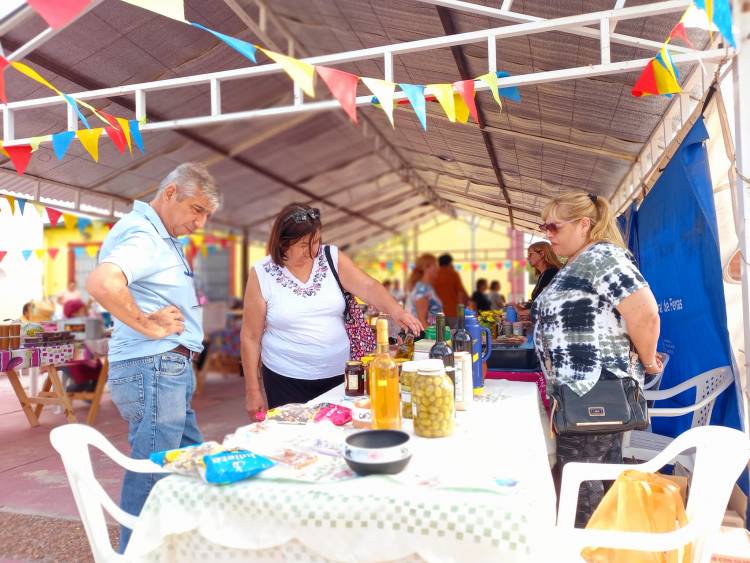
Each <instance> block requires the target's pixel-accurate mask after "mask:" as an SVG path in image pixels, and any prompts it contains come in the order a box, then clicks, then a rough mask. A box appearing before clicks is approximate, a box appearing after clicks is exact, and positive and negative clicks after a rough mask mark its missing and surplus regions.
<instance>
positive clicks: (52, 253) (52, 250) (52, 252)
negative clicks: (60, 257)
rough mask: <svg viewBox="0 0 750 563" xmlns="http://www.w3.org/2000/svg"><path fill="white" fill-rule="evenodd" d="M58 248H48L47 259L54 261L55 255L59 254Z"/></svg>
mask: <svg viewBox="0 0 750 563" xmlns="http://www.w3.org/2000/svg"><path fill="white" fill-rule="evenodd" d="M59 250H60V249H59V248H48V249H47V254H49V257H50V258H52V259H53V260H54V259H55V256H57V253H58V252H59Z"/></svg>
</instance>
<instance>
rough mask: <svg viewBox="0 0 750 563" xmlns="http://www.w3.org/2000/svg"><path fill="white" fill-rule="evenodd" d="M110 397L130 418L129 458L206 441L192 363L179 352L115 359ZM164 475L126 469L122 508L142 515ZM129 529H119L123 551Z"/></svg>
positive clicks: (110, 370)
mask: <svg viewBox="0 0 750 563" xmlns="http://www.w3.org/2000/svg"><path fill="white" fill-rule="evenodd" d="M109 388H110V390H111V392H112V401H113V402H114V403H115V405H116V406H117V409H118V410H119V411H120V414H121V415H122V417H123V418H124V419H125V420H126V421H127V422H128V442H129V443H130V447H131V453H130V456H131V457H132V458H134V459H146V458H148V456H149V454H151V453H152V452H158V451H162V450H170V449H174V448H180V447H184V446H188V445H191V444H197V443H200V442H202V441H203V436H202V435H201V432H200V430H198V423H197V422H196V420H195V411H194V410H193V409H192V407H191V404H190V401H191V399H192V397H193V391H194V381H193V365H192V363H191V361H190V360H189V359H188V358H186V357H185V356H182V355H180V354H175V353H174V352H165V353H164V354H158V355H156V356H147V357H145V358H135V359H132V360H124V361H121V362H113V363H112V364H110V366H109ZM163 476H164V475H160V474H156V473H132V472H130V471H126V472H125V479H124V480H123V483H122V495H121V497H120V507H121V508H122V509H123V510H124V511H126V512H129V513H130V514H134V515H136V516H137V515H139V514H140V513H141V509H142V508H143V505H144V504H145V502H146V498H147V497H148V494H149V492H150V491H151V488H152V487H153V486H154V483H156V481H158V480H159V479H160V478H161V477H163ZM130 534H131V530H130V529H128V528H126V527H124V526H121V527H120V553H123V552H124V551H125V547H126V546H127V544H128V541H129V540H130Z"/></svg>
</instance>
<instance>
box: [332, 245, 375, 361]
mask: <svg viewBox="0 0 750 563" xmlns="http://www.w3.org/2000/svg"><path fill="white" fill-rule="evenodd" d="M325 255H326V260H328V265H329V266H330V268H331V272H333V277H334V278H336V283H338V284H339V289H341V293H342V294H343V295H344V302H345V303H346V305H345V307H344V328H345V329H346V334H347V336H349V357H350V358H351V359H352V360H359V359H361V358H362V356H366V355H367V354H369V353H370V352H372V351H373V350H374V349H375V334H374V333H373V332H372V329H371V328H370V327H369V326H368V325H367V321H365V314H364V313H363V312H362V309H360V307H359V305H357V299H356V298H355V297H354V295H352V294H351V293H349V292H348V291H346V290H345V289H344V286H343V285H341V280H340V279H339V274H338V272H337V271H336V268H335V267H334V265H333V259H332V258H331V247H330V246H328V245H326V246H325Z"/></svg>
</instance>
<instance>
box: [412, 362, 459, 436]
mask: <svg viewBox="0 0 750 563" xmlns="http://www.w3.org/2000/svg"><path fill="white" fill-rule="evenodd" d="M411 399H412V413H413V415H414V432H415V434H416V435H417V436H423V437H425V438H442V437H444V436H450V435H451V434H453V429H454V425H455V421H454V416H455V414H454V401H453V383H452V382H451V380H450V378H449V377H448V376H447V375H446V373H445V367H444V366H443V361H442V360H424V361H422V362H419V369H418V370H417V375H416V377H415V378H414V383H413V385H412V397H411Z"/></svg>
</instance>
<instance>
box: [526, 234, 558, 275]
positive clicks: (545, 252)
mask: <svg viewBox="0 0 750 563" xmlns="http://www.w3.org/2000/svg"><path fill="white" fill-rule="evenodd" d="M529 250H533V251H534V252H537V253H538V254H540V255H541V257H542V260H544V263H545V264H547V266H554V267H555V268H557V269H558V270H559V269H560V268H562V262H560V259H559V258H558V257H557V254H555V251H554V250H552V245H551V244H550V243H548V242H547V241H546V240H540V241H539V242H535V243H533V244H531V245H530V246H529ZM534 269H535V270H536V273H537V275H538V274H541V272H540V271H539V268H534Z"/></svg>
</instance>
